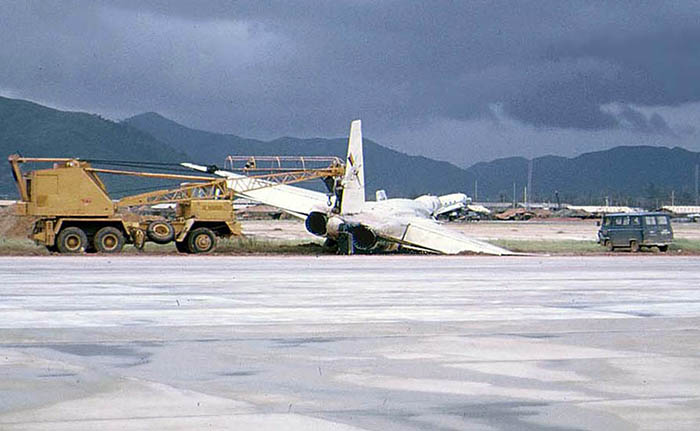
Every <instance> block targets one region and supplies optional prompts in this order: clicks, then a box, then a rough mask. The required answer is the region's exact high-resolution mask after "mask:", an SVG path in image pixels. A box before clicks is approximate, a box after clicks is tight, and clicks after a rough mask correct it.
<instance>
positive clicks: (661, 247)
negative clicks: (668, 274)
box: [659, 245, 668, 253]
mask: <svg viewBox="0 0 700 431" xmlns="http://www.w3.org/2000/svg"><path fill="white" fill-rule="evenodd" d="M659 251H660V252H661V253H666V252H667V251H668V245H660V246H659Z"/></svg>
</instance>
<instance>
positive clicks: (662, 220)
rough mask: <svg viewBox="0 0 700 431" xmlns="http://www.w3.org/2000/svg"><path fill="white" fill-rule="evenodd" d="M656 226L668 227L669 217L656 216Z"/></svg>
mask: <svg viewBox="0 0 700 431" xmlns="http://www.w3.org/2000/svg"><path fill="white" fill-rule="evenodd" d="M656 224H662V225H667V224H668V217H666V216H656Z"/></svg>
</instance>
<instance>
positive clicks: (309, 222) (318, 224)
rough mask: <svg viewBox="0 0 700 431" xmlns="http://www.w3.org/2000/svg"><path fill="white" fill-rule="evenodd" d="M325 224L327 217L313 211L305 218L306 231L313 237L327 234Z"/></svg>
mask: <svg viewBox="0 0 700 431" xmlns="http://www.w3.org/2000/svg"><path fill="white" fill-rule="evenodd" d="M326 223H328V217H327V216H326V215H325V214H324V213H322V212H317V211H314V212H312V213H311V214H309V215H308V216H307V217H306V222H305V223H304V225H305V226H306V230H308V231H309V232H311V233H312V234H314V235H318V236H325V235H326V233H327V229H326Z"/></svg>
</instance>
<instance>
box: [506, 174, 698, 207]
mask: <svg viewBox="0 0 700 431" xmlns="http://www.w3.org/2000/svg"><path fill="white" fill-rule="evenodd" d="M696 195H697V193H696ZM517 205H518V198H517V197H516V196H515V181H513V208H515V207H516V206H517Z"/></svg>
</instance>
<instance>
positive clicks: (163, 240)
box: [146, 220, 175, 244]
mask: <svg viewBox="0 0 700 431" xmlns="http://www.w3.org/2000/svg"><path fill="white" fill-rule="evenodd" d="M146 235H148V238H149V239H150V240H151V241H153V242H155V243H156V244H167V243H169V242H170V241H172V240H173V238H175V229H173V225H171V224H170V223H168V222H167V221H160V220H156V221H152V222H151V223H149V224H148V228H146Z"/></svg>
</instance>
